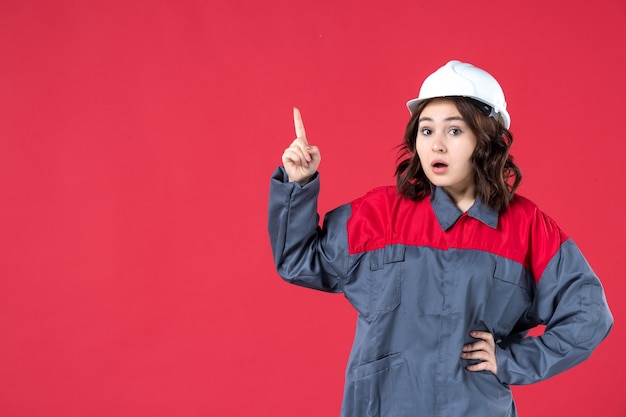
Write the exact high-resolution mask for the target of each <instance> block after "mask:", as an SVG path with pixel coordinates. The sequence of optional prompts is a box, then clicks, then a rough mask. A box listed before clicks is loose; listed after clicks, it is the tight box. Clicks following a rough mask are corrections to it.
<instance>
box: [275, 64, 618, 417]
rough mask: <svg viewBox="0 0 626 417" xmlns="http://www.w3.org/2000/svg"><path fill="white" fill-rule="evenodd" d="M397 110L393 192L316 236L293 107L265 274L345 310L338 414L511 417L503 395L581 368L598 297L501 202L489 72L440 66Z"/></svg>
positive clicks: (499, 135)
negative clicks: (346, 353) (401, 133)
mask: <svg viewBox="0 0 626 417" xmlns="http://www.w3.org/2000/svg"><path fill="white" fill-rule="evenodd" d="M407 106H408V107H409V110H410V112H411V119H410V121H409V123H408V126H407V131H406V135H405V138H404V143H403V147H402V150H403V152H401V154H400V158H399V164H398V166H397V168H396V176H397V186H396V187H380V188H377V189H374V190H372V191H371V192H369V193H368V194H366V195H365V196H363V197H361V198H359V199H357V200H355V201H353V202H351V203H350V204H346V205H343V206H341V207H339V208H337V209H335V210H333V211H332V212H330V213H328V214H327V215H326V216H325V219H324V225H323V227H322V228H320V227H318V217H317V215H316V209H317V196H318V192H319V186H320V185H319V182H320V181H319V175H318V174H317V168H318V166H319V163H320V159H321V156H320V151H319V149H318V148H317V147H315V146H311V145H309V143H308V141H307V138H306V134H305V130H304V125H303V123H302V119H301V117H300V113H299V111H298V110H297V109H294V124H295V129H296V139H295V140H294V142H293V143H292V144H291V146H290V147H289V148H287V149H286V150H285V152H284V154H283V157H282V160H283V165H284V166H283V167H280V168H279V169H278V170H277V171H276V172H275V173H274V175H273V177H272V181H271V186H270V202H269V232H270V238H271V243H272V250H273V253H274V259H275V263H276V267H277V270H278V272H279V274H280V275H281V276H282V277H283V278H284V279H285V280H287V281H288V282H291V283H293V284H297V285H302V286H306V287H310V288H314V289H318V290H323V291H329V292H343V293H344V295H345V297H346V298H347V299H348V300H349V301H350V303H351V304H352V305H353V306H354V308H355V309H356V310H357V311H358V319H357V320H358V323H357V329H356V334H355V338H354V344H353V348H352V352H351V354H350V358H349V361H348V366H347V370H346V383H345V392H344V400H343V405H342V413H341V415H342V416H345V417H348V416H354V417H363V416H393V417H403V416H444V415H445V416H465V417H467V416H489V417H497V416H503V417H504V416H507V417H508V416H516V415H517V413H516V410H515V403H514V401H513V398H512V395H511V390H510V385H512V384H528V383H533V382H537V381H540V380H543V379H546V378H549V377H551V376H553V375H555V374H557V373H559V372H562V371H564V370H566V369H568V368H570V367H572V366H574V365H576V364H578V363H580V362H582V361H583V360H585V359H586V358H588V357H589V355H590V354H591V352H592V351H593V349H594V348H595V347H596V346H597V345H598V344H599V343H600V342H601V341H602V340H603V339H604V338H605V337H606V336H607V334H608V332H609V330H610V328H611V327H612V324H613V319H612V316H611V313H610V311H609V309H608V306H607V303H606V299H605V296H604V292H603V289H602V286H601V284H600V281H599V280H598V278H597V276H596V275H595V273H594V272H593V271H592V269H591V268H590V266H589V265H588V264H587V262H586V261H585V259H584V257H583V255H582V254H581V253H580V251H579V250H578V248H577V247H576V245H575V244H574V242H573V241H572V240H571V239H570V238H568V237H567V235H565V233H564V232H563V231H561V229H560V228H559V227H558V225H557V224H556V223H555V222H554V221H553V220H552V219H550V218H549V217H548V216H546V215H545V214H544V213H542V212H541V211H540V210H539V209H538V208H537V206H536V205H535V204H534V203H532V202H531V201H529V200H527V199H525V198H523V197H521V196H519V195H517V194H515V189H516V188H517V186H518V185H519V181H520V180H521V173H520V171H519V169H518V168H517V166H516V165H515V164H514V163H513V159H512V157H511V156H510V155H509V148H510V146H511V143H512V140H513V139H512V136H511V133H510V132H509V130H508V128H509V126H510V116H509V114H508V113H507V111H506V102H505V99H504V94H503V92H502V89H501V88H500V85H499V84H498V82H497V81H496V80H495V79H494V78H493V77H492V76H491V75H490V74H488V73H487V72H485V71H483V70H481V69H479V68H476V67H474V66H472V65H470V64H466V63H461V62H459V61H450V62H449V63H447V64H446V65H444V66H443V67H441V68H440V69H438V70H437V71H435V72H434V73H433V74H431V75H430V76H429V77H428V78H427V79H426V80H425V81H424V83H423V85H422V87H421V89H420V94H419V96H418V98H416V99H414V100H411V101H409V102H408V103H407ZM540 324H544V325H545V326H546V327H545V333H544V334H543V335H541V336H539V337H526V333H527V331H528V330H529V329H531V328H533V327H536V326H537V325H540Z"/></svg>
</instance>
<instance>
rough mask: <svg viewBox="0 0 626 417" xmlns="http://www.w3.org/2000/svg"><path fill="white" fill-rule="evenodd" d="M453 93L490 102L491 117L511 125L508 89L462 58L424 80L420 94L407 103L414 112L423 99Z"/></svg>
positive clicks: (505, 125)
mask: <svg viewBox="0 0 626 417" xmlns="http://www.w3.org/2000/svg"><path fill="white" fill-rule="evenodd" d="M452 96H461V97H469V98H472V99H474V100H477V101H479V102H481V103H484V104H486V105H488V106H489V107H490V108H489V109H488V110H489V111H490V114H489V116H491V117H493V118H494V119H496V120H497V121H499V122H500V123H501V124H502V125H503V126H504V127H505V128H507V129H508V128H509V126H511V117H510V116H509V113H507V111H506V101H505V100H504V92H503V91H502V88H501V87H500V84H498V81H496V79H495V78H493V76H491V74H489V73H488V72H487V71H484V70H482V69H480V68H477V67H475V66H473V65H472V64H467V63H464V62H460V61H450V62H448V63H447V64H446V65H444V66H443V67H441V68H439V69H438V70H437V71H435V72H433V73H432V74H430V75H429V76H428V77H427V78H426V80H424V83H423V84H422V88H420V93H419V96H418V97H417V98H415V99H413V100H409V101H408V102H407V103H406V106H407V107H408V108H409V111H410V112H411V113H413V111H414V110H415V109H416V107H417V105H418V103H419V102H421V101H424V100H426V99H429V98H435V97H452Z"/></svg>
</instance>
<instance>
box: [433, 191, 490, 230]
mask: <svg viewBox="0 0 626 417" xmlns="http://www.w3.org/2000/svg"><path fill="white" fill-rule="evenodd" d="M430 199H431V205H432V207H433V210H434V211H435V216H437V220H438V221H439V224H440V225H441V228H442V229H443V230H448V229H449V228H450V227H452V225H453V224H454V223H456V221H457V220H458V219H459V217H461V215H462V214H463V212H462V211H461V210H460V209H459V208H458V207H457V206H456V204H454V202H453V201H452V199H451V198H450V196H448V194H446V192H445V191H444V190H443V189H442V188H441V187H433V190H432V193H431V195H430ZM467 215H468V216H470V217H473V218H475V219H477V220H480V221H481V222H483V223H484V224H486V225H487V226H489V227H492V228H494V229H495V228H496V227H498V212H497V211H496V210H494V209H492V208H491V207H489V206H487V205H486V204H485V203H483V202H482V201H481V200H480V198H478V197H476V200H475V201H474V204H472V207H470V209H469V210H468V211H467Z"/></svg>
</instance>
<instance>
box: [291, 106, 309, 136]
mask: <svg viewBox="0 0 626 417" xmlns="http://www.w3.org/2000/svg"><path fill="white" fill-rule="evenodd" d="M293 125H294V127H295V128H296V137H297V138H303V139H304V138H306V132H305V131H304V123H302V115H300V110H298V108H297V107H294V108H293Z"/></svg>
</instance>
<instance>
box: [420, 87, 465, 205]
mask: <svg viewBox="0 0 626 417" xmlns="http://www.w3.org/2000/svg"><path fill="white" fill-rule="evenodd" d="M476 143H477V140H476V136H475V135H474V133H473V132H472V131H471V129H470V128H469V126H468V124H467V123H466V122H465V120H463V117H462V116H461V113H459V111H458V109H457V108H456V106H455V105H454V102H452V101H450V100H446V99H437V100H433V101H431V102H430V103H429V104H428V105H427V106H426V107H424V110H422V113H421V114H420V116H419V123H418V129H417V137H416V139H415V147H416V150H417V155H418V157H419V159H420V161H421V163H422V167H423V169H424V172H425V173H426V176H427V177H428V179H429V180H430V182H432V183H433V184H434V185H437V186H440V187H443V188H444V189H445V190H446V191H448V192H449V193H453V194H459V193H463V194H468V193H469V194H471V195H474V193H475V189H474V166H473V164H472V162H471V157H472V153H473V152H474V148H476Z"/></svg>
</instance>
